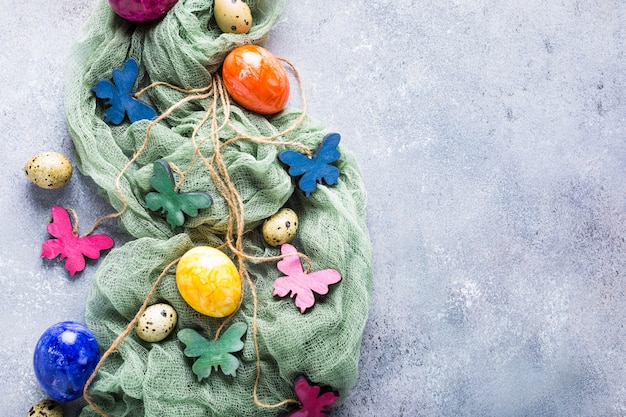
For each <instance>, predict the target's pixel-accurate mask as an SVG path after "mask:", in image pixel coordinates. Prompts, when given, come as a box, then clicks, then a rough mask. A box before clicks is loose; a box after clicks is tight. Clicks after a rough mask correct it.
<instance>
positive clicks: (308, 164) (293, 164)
mask: <svg viewBox="0 0 626 417" xmlns="http://www.w3.org/2000/svg"><path fill="white" fill-rule="evenodd" d="M278 159H279V160H280V161H281V162H282V163H283V164H286V165H289V171H288V172H289V175H291V176H292V177H297V176H298V175H302V174H304V173H305V172H307V171H309V170H310V169H311V168H312V167H313V166H314V163H313V161H312V160H311V158H309V157H308V156H306V155H302V154H301V153H298V152H296V151H290V150H286V151H282V152H281V153H279V154H278Z"/></svg>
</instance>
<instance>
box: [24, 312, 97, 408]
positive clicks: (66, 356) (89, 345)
mask: <svg viewBox="0 0 626 417" xmlns="http://www.w3.org/2000/svg"><path fill="white" fill-rule="evenodd" d="M99 360H100V349H99V348H98V342H97V340H96V337H95V336H94V335H93V333H91V331H90V330H89V329H88V328H87V327H86V326H85V325H83V324H81V323H77V322H74V321H64V322H61V323H57V324H55V325H53V326H51V327H49V328H48V329H47V330H46V331H45V332H44V333H43V334H42V335H41V337H40V338H39V342H37V346H36V347H35V354H34V358H33V364H34V368H35V375H36V376H37V380H39V384H41V387H42V388H43V389H44V390H45V391H46V392H47V393H48V395H49V396H50V397H52V398H53V399H55V400H56V401H61V402H67V401H73V400H75V399H77V398H80V397H81V396H82V395H83V388H84V386H85V383H86V382H87V379H89V377H90V376H91V374H92V372H93V371H94V369H95V368H96V365H97V364H98V361H99Z"/></svg>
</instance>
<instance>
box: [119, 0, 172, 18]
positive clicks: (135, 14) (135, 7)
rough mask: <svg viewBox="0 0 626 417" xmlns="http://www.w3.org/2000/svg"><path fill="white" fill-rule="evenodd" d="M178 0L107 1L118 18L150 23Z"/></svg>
mask: <svg viewBox="0 0 626 417" xmlns="http://www.w3.org/2000/svg"><path fill="white" fill-rule="evenodd" d="M177 1H178V0H109V4H111V7H112V8H113V10H114V11H115V13H117V14H118V15H119V16H120V17H123V18H124V19H127V20H130V21H131V22H139V23H143V22H150V21H152V20H156V19H160V18H161V17H163V16H165V14H166V13H167V12H168V11H169V10H170V9H171V8H172V7H174V5H175V4H176V2H177Z"/></svg>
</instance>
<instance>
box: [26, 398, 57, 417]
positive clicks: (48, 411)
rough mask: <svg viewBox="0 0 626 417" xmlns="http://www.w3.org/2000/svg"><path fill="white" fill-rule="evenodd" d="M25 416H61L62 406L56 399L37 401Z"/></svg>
mask: <svg viewBox="0 0 626 417" xmlns="http://www.w3.org/2000/svg"><path fill="white" fill-rule="evenodd" d="M26 417H63V407H61V404H60V403H58V402H56V401H52V400H43V401H39V402H38V403H37V404H35V405H34V406H32V407H31V409H30V410H29V411H28V414H27V415H26Z"/></svg>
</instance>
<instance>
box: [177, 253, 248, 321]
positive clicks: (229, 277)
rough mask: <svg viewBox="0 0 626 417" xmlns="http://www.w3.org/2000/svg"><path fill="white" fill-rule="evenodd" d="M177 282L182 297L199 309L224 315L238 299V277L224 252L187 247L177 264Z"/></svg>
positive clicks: (214, 314)
mask: <svg viewBox="0 0 626 417" xmlns="http://www.w3.org/2000/svg"><path fill="white" fill-rule="evenodd" d="M176 285H177V286H178V291H179V292H180V294H181V296H182V297H183V299H184V300H185V301H186V302H187V304H189V305H190V306H191V308H193V309H194V310H196V311H197V312H199V313H202V314H204V315H206V316H210V317H226V316H228V315H230V314H232V313H234V312H235V310H237V307H238V306H239V302H240V300H241V278H240V276H239V271H237V268H236V267H235V264H234V263H233V262H232V261H231V260H230V258H229V257H228V256H226V254H224V252H222V251H220V250H218V249H215V248H212V247H209V246H197V247H195V248H193V249H191V250H189V251H187V252H186V253H185V254H184V255H183V256H182V258H181V259H180V260H179V261H178V266H177V267H176Z"/></svg>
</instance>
